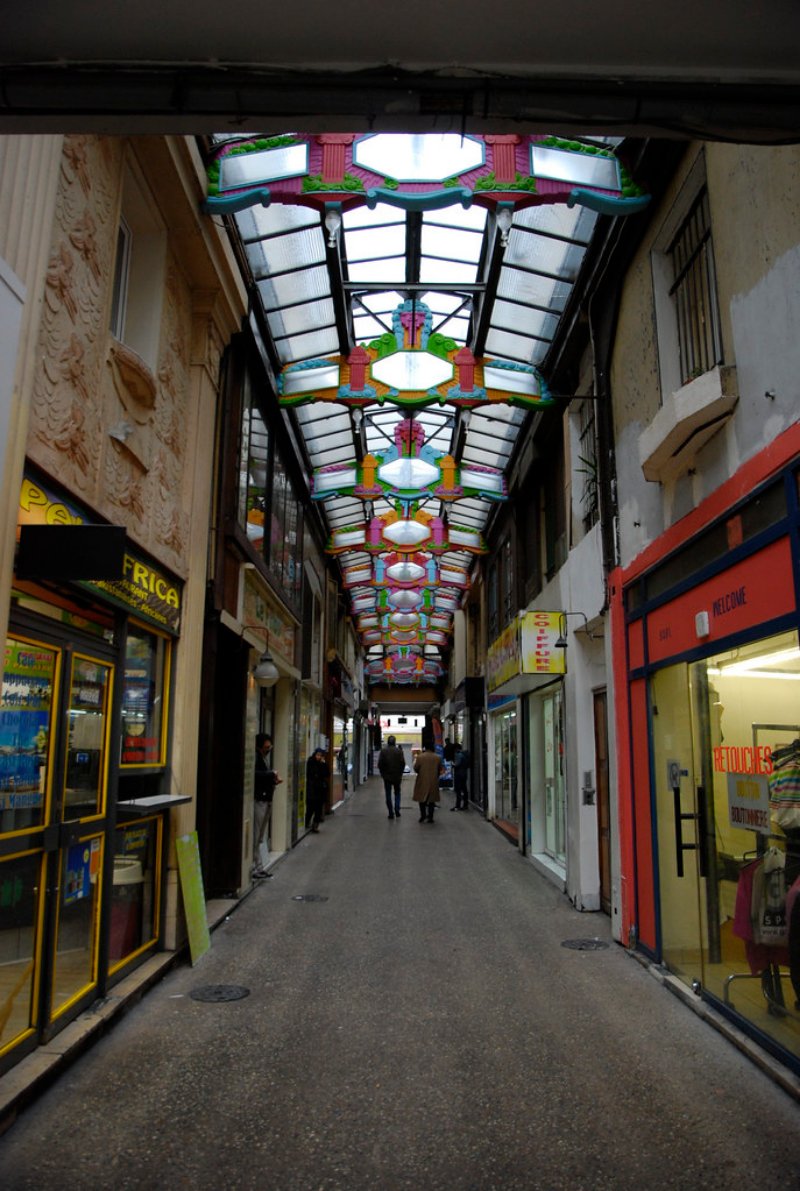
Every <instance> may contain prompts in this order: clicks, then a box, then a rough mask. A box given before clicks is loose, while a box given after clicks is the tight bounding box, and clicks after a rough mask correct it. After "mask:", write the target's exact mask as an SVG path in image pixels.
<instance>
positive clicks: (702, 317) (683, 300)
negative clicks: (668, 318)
mask: <svg viewBox="0 0 800 1191" xmlns="http://www.w3.org/2000/svg"><path fill="white" fill-rule="evenodd" d="M667 255H668V256H669V257H670V259H671V261H672V268H673V282H672V286H671V288H670V297H671V298H672V299H673V301H674V303H675V311H676V317H677V324H678V327H677V329H678V347H679V352H680V367H681V383H682V384H688V382H689V381H691V380H694V378H695V377H697V376H701V375H702V374H703V373H704V372H708V371H709V369H711V368H713V367H714V366H715V365H716V364H719V363H721V362H722V336H721V334H720V322H719V308H718V305H717V282H716V273H715V270H714V251H713V246H712V242H711V217H710V213H709V208H708V192H707V190H706V188H705V187H703V188H702V189H701V190H700V192H699V193H698V195H697V198H696V199H695V200H694V202H693V204H692V206H691V208H690V210H689V213H688V215H687V216H686V218H685V219H684V221H683V223H682V224H681V226H680V227H679V229H678V231H677V233H676V235H675V237H674V238H673V240H672V243H671V244H670V246H669V248H668V250H667Z"/></svg>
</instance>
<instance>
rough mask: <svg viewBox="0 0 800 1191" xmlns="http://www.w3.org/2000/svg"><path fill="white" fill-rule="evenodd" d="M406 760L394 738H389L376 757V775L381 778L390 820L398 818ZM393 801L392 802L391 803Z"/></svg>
mask: <svg viewBox="0 0 800 1191" xmlns="http://www.w3.org/2000/svg"><path fill="white" fill-rule="evenodd" d="M405 768H406V759H405V755H404V753H403V750H402V749H401V748H400V746H399V745H398V743H397V740H396V738H395V737H394V736H390V737H389V739H388V740H387V742H386V744H385V745H384V747H383V748H382V749H381V751H380V756H379V757H378V773H379V774H380V775H381V777H382V778H383V788H384V791H385V794H386V809H387V810H388V812H389V818H390V819H399V818H400V792H401V788H402V784H403V774H404V772H405ZM393 800H394V801H393Z"/></svg>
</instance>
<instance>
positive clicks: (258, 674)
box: [253, 649, 280, 686]
mask: <svg viewBox="0 0 800 1191" xmlns="http://www.w3.org/2000/svg"><path fill="white" fill-rule="evenodd" d="M253 678H254V679H255V680H256V682H257V683H258V685H259V686H275V683H276V682H277V681H278V679H279V678H280V671H279V670H278V667H277V666H276V665H275V663H274V662H273V660H272V654H271V653H270V652H269V649H265V650H264V652H263V653H262V655H261V657H260V658H259V659H258V665H257V666H254V667H253Z"/></svg>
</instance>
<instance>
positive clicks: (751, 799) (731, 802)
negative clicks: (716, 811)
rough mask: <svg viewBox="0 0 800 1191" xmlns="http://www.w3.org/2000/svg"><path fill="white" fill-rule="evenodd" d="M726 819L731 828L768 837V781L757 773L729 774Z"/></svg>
mask: <svg viewBox="0 0 800 1191" xmlns="http://www.w3.org/2000/svg"><path fill="white" fill-rule="evenodd" d="M726 777H727V780H728V818H729V821H730V825H731V827H743V828H744V829H745V830H746V831H757V832H758V833H759V834H760V835H769V833H770V826H769V781H768V779H767V778H766V777H764V776H763V775H762V774H758V773H729V774H727V775H726Z"/></svg>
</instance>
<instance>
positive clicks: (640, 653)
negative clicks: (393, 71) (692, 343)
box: [609, 423, 800, 954]
mask: <svg viewBox="0 0 800 1191" xmlns="http://www.w3.org/2000/svg"><path fill="white" fill-rule="evenodd" d="M798 455H800V423H798V424H795V425H794V426H792V427H790V428H789V429H788V430H787V431H785V432H784V434H782V435H780V436H779V437H778V438H777V439H776V440H775V441H774V442H773V443H771V444H770V445H769V446H768V447H766V448H765V449H764V450H763V451H761V452H759V454H758V455H756V456H754V457H753V458H752V459H749V460H747V462H746V463H744V464H743V465H742V466H741V467H740V468H739V470H738V471H737V472H736V473H735V474H734V475H733V476H731V477H730V479H729V480H727V481H726V482H725V483H724V484H721V485H720V486H719V488H717V489H716V490H715V491H714V492H713V493H712V494H711V495H710V496H709V497H708V498H707V499H706V500H705V501H703V502H702V503H701V504H700V505H698V506H697V508H695V509H693V510H692V512H691V513H689V514H687V516H686V517H684V518H682V519H681V520H680V521H679V522H676V524H675V525H673V526H671V527H670V528H669V529H668V530H667V531H666V532H665V533H663V534H662V535H661V536H660V537H659V538H657V539H656V540H655V541H653V542H651V543H650V545H649V546H648V547H647V548H646V549H645V550H643V551H642V553H641V554H640V555H639V557H638V558H636V559H635V560H634V562H632V563H631V564H630V565H629V566H628V567H625V568H622V567H619V568H617V569H616V570H615V571H614V572H612V574H611V575H610V576H609V593H610V617H611V634H612V659H613V661H612V665H613V674H614V689H615V700H614V725H615V734H616V743H617V806H618V822H617V830H618V835H619V842H620V874H619V877H620V883H619V888H620V907H619V913H620V925H619V938H620V939H621V941H622V942H626V943H631V944H634V943H637V942H638V943H639V944H641V945H642V946H643V947H644V948H646V949H647V950H649V951H650V952H652V953H653V954H656V953H657V947H658V939H657V914H656V900H655V899H656V877H655V867H654V850H653V834H652V811H651V791H650V761H649V722H648V706H647V684H646V680H645V679H644V678H642V677H641V676H640V675H639V676H635V672H636V671H637V670H639V669H640V668H641V667H642V666H643V665H644V664H645V656H644V632H645V628H646V632H647V646H648V655H649V656H648V659H647V660H648V661H649V662H651V663H653V662H663V661H665V660H666V659H667V658H672V657H675V658H677V657H678V656H679V655H680V654H682V653H685V652H686V651H688V650H690V649H696V648H697V647H698V646H702V645H705V644H713V643H714V642H715V641H718V640H720V639H722V638H725V637H730V636H733V635H735V634H736V633H741V632H744V631H746V630H747V629H752V628H756V627H757V626H758V625H760V624H764V623H766V622H768V621H770V620H774V619H776V618H779V617H781V616H784V615H786V614H788V613H791V612H794V611H795V610H796V608H797V594H796V592H795V585H794V577H793V570H792V557H791V544H790V540H789V538H788V536H787V537H783V538H780V539H778V540H777V541H775V542H773V543H771V544H770V545H769V546H767V547H765V548H764V549H763V550H760V551H758V552H757V553H756V554H754V555H751V556H750V557H749V558H747V559H745V560H743V561H742V562H740V563H737V564H735V565H734V566H732V567H731V568H729V569H728V570H726V571H723V572H721V573H720V574H719V575H717V576H715V577H714V578H713V579H712V580H708V581H707V582H705V583H702V584H699V585H698V586H697V587H694V588H692V589H691V590H689V591H687V592H685V593H683V594H682V595H681V596H678V597H677V598H676V599H674V600H671V601H669V602H668V603H665V604H663V605H662V606H660V607H659V608H658V609H654V610H653V611H652V612H650V613H649V615H648V616H647V620H646V625H645V622H644V620H638V621H632V622H631V623H630V625H626V623H625V603H624V599H625V592H626V590H627V589H628V588H629V587H630V586H631V584H633V583H634V582H635V581H636V580H637V579H639V578H640V577H641V576H642V575H643V574H644V573H645V572H646V571H648V570H650V569H651V568H652V567H654V566H655V565H656V564H657V563H659V562H660V561H662V560H663V559H664V558H666V557H667V556H668V555H669V554H672V553H673V552H674V551H675V550H678V549H680V548H681V547H682V546H683V545H685V544H686V543H687V542H689V541H690V540H691V539H692V538H693V537H694V536H695V535H696V534H698V533H699V532H700V531H701V530H703V529H705V528H706V527H707V526H709V525H711V524H712V523H713V522H714V521H716V520H718V519H719V518H721V517H722V516H724V515H725V513H726V512H728V510H730V509H731V508H732V507H733V506H734V505H736V504H738V503H739V502H740V501H742V500H743V499H745V498H746V497H747V496H748V494H749V493H751V492H753V491H754V490H755V489H756V488H758V487H759V486H760V485H761V484H763V483H764V482H765V481H767V480H768V479H770V477H772V476H774V475H776V474H777V473H778V472H780V471H781V470H782V469H783V468H785V467H787V466H788V465H789V464H791V463H792V461H793V460H795V459H796V458H797V457H798ZM742 588H744V589H745V590H744V593H743V594H742ZM720 600H721V601H722V604H719V601H720ZM715 602H716V606H715ZM699 612H708V613H709V626H708V627H709V632H708V634H707V635H704V636H702V637H700V638H698V635H697V631H698V629H697V624H696V620H695V617H696V615H697V613H699Z"/></svg>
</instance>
